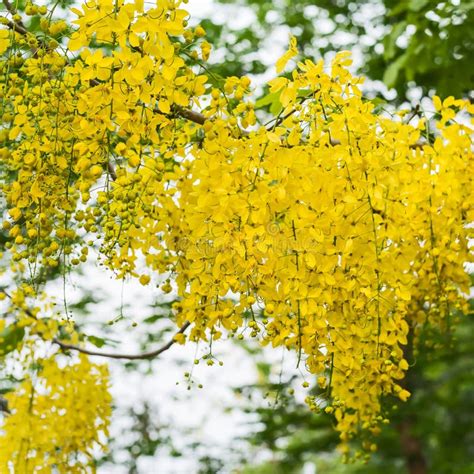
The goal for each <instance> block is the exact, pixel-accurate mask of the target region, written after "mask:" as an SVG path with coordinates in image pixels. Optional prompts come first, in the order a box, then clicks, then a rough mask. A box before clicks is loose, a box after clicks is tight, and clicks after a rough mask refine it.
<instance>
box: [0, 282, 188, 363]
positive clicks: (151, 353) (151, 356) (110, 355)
mask: <svg viewBox="0 0 474 474" xmlns="http://www.w3.org/2000/svg"><path fill="white" fill-rule="evenodd" d="M0 292H1V293H3V294H4V295H5V296H6V297H7V298H8V299H10V300H11V299H12V296H11V295H10V293H8V292H7V291H6V290H5V289H4V288H0ZM24 311H25V313H26V314H27V315H28V316H29V317H30V318H33V319H35V320H37V319H38V318H37V317H36V316H35V315H34V314H33V313H32V311H31V310H30V309H28V308H27V309H25V310H24ZM190 325H191V323H190V322H189V321H186V322H185V323H184V324H183V325H182V326H181V327H180V328H179V330H178V331H177V332H176V333H175V334H174V336H173V338H172V339H170V340H169V341H168V342H167V343H166V344H165V345H163V346H161V347H159V348H158V349H155V350H153V351H149V352H142V353H141V354H115V353H110V352H100V351H93V350H90V349H85V348H83V347H80V346H76V345H74V344H69V343H67V342H63V341H61V340H60V339H58V338H57V337H55V338H53V340H52V341H53V342H54V343H55V344H57V345H58V346H59V347H60V348H61V349H63V350H65V351H76V352H81V353H82V354H87V355H92V356H97V357H107V358H109V359H127V360H146V359H154V358H155V357H158V356H159V355H160V354H162V353H163V352H165V351H167V350H168V349H169V348H170V347H171V346H173V345H174V344H175V343H176V341H175V339H174V337H175V336H177V335H178V334H183V333H184V332H185V331H186V329H188V327H189V326H190ZM39 335H40V336H41V334H39Z"/></svg>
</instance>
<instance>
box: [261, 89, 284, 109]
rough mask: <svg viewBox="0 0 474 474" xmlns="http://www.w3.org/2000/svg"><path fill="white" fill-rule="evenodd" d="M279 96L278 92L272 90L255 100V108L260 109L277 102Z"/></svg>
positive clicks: (278, 101)
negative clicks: (270, 92)
mask: <svg viewBox="0 0 474 474" xmlns="http://www.w3.org/2000/svg"><path fill="white" fill-rule="evenodd" d="M279 97H280V92H274V93H272V94H267V95H264V96H263V97H262V98H260V99H258V100H257V102H255V108H256V109H261V108H262V107H266V106H267V105H273V104H274V103H275V102H277V103H278V104H279V103H280V100H279Z"/></svg>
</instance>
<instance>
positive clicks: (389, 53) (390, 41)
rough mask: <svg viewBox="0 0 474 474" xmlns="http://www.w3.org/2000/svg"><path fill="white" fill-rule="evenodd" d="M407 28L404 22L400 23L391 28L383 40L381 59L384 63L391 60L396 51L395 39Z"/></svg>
mask: <svg viewBox="0 0 474 474" xmlns="http://www.w3.org/2000/svg"><path fill="white" fill-rule="evenodd" d="M406 27H407V22H406V21H401V22H400V23H397V24H396V25H394V26H393V28H392V31H391V32H390V34H389V35H387V36H386V37H385V39H384V53H383V57H384V59H385V60H386V61H388V60H389V59H392V58H393V57H394V56H395V53H396V51H397V39H398V37H399V36H400V35H401V34H402V33H403V32H404V31H405V28H406Z"/></svg>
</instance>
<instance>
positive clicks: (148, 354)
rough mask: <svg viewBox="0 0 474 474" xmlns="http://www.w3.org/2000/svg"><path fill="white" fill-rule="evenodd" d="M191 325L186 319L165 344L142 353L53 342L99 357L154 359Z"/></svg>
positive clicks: (62, 347) (56, 340)
mask: <svg viewBox="0 0 474 474" xmlns="http://www.w3.org/2000/svg"><path fill="white" fill-rule="evenodd" d="M190 325H191V323H190V322H189V321H186V322H185V323H184V324H183V325H182V326H181V328H180V329H179V331H178V332H177V333H176V334H175V335H174V336H173V338H172V339H170V340H169V341H168V342H167V343H166V344H165V345H164V346H161V347H159V348H158V349H155V350H153V351H150V352H142V353H141V354H116V353H111V352H101V351H94V350H90V349H85V348H83V347H79V346H76V345H74V344H68V343H66V342H63V341H60V340H59V339H57V338H54V339H53V342H54V343H55V344H57V345H58V346H60V347H61V349H63V350H66V351H77V352H81V353H82V354H87V355H91V356H98V357H107V358H109V359H127V360H146V359H154V358H155V357H157V356H159V355H160V354H162V353H163V352H165V351H167V350H168V349H169V348H170V347H171V346H173V344H175V343H176V341H175V339H174V337H175V336H177V335H178V334H183V333H184V332H185V331H186V329H187V328H188V327H189V326H190Z"/></svg>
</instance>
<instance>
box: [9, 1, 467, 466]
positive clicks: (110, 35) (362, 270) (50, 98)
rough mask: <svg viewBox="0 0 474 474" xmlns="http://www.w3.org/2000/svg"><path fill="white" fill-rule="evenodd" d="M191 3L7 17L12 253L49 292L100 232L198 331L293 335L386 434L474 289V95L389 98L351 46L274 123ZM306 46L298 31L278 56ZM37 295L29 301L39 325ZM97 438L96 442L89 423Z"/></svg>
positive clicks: (286, 91)
mask: <svg viewBox="0 0 474 474" xmlns="http://www.w3.org/2000/svg"><path fill="white" fill-rule="evenodd" d="M180 3H181V2H180V1H179V0H158V1H157V3H156V6H155V7H153V8H149V9H145V8H144V5H143V1H140V0H136V1H135V2H132V3H124V2H123V1H122V0H117V1H114V2H113V1H112V0H90V1H88V2H86V3H85V4H84V5H83V7H82V9H80V10H73V12H74V13H75V14H76V15H77V20H75V22H74V23H75V24H76V25H77V26H78V28H77V29H75V30H72V33H71V31H69V29H67V25H65V24H64V22H62V23H60V24H59V26H58V23H59V22H56V23H54V22H53V23H51V22H50V23H48V22H44V28H43V29H44V35H42V36H41V38H39V37H36V36H35V35H34V34H32V33H28V32H27V31H26V32H21V31H19V28H16V29H15V28H12V27H11V22H10V23H9V21H10V20H5V21H4V22H3V23H4V24H5V29H0V53H1V54H2V60H1V62H0V75H1V80H0V87H1V89H0V99H1V102H0V110H1V123H0V159H1V173H2V179H1V184H2V191H3V193H4V195H5V197H6V201H7V206H8V211H7V213H6V214H7V216H8V218H7V219H5V220H4V222H3V229H4V231H5V232H6V233H7V234H8V242H7V248H8V252H7V255H6V256H7V258H8V262H9V265H10V268H11V270H13V271H14V272H15V275H16V277H15V278H16V279H17V280H18V282H28V284H29V285H31V286H29V288H34V289H35V292H37V291H39V288H40V285H41V283H42V281H44V279H45V278H47V276H48V271H47V270H48V268H50V267H53V268H54V267H59V266H63V267H64V268H67V267H69V266H74V265H80V264H82V263H84V262H86V261H87V260H88V255H89V248H91V247H92V248H94V249H95V250H97V251H98V253H99V260H100V261H101V263H102V264H104V265H106V266H108V267H109V268H110V269H111V270H112V271H113V272H115V273H116V275H117V277H119V278H124V277H128V276H131V277H135V278H138V279H139V280H140V282H141V283H142V284H144V285H146V284H148V283H149V281H150V276H151V275H153V274H160V275H164V276H165V278H168V279H169V281H171V280H173V281H174V282H175V283H176V286H177V292H178V301H177V302H176V304H175V305H174V309H175V317H176V323H177V324H178V325H180V326H181V325H183V324H184V323H185V322H190V323H191V325H192V328H191V332H190V334H189V336H188V338H189V339H190V340H193V341H197V340H205V341H212V340H216V339H218V338H219V337H221V335H222V332H223V331H226V332H227V334H230V335H235V334H238V335H239V337H242V336H243V335H245V334H249V335H250V336H251V337H257V338H259V339H260V340H261V341H262V342H263V343H269V344H271V345H273V346H275V347H276V346H283V347H287V348H288V349H292V350H295V351H297V353H298V355H299V356H298V359H299V360H301V362H302V363H304V364H305V366H306V368H307V370H308V371H309V372H310V373H312V374H315V375H317V381H318V384H319V386H320V387H321V388H323V389H327V403H328V405H327V406H326V411H328V412H334V416H335V418H336V422H337V428H338V430H339V431H340V433H341V439H342V441H347V440H349V439H351V438H352V437H354V436H355V435H356V434H357V433H359V432H360V430H361V429H362V430H363V431H365V432H371V433H374V434H376V433H377V432H378V430H379V424H380V421H381V420H382V418H383V417H382V416H381V414H382V413H383V409H382V405H381V403H382V400H383V399H384V397H386V396H390V395H395V396H397V397H399V398H400V399H402V400H405V399H407V397H408V396H409V393H408V391H407V390H405V389H404V388H403V383H402V382H401V380H402V379H403V377H404V373H405V371H406V370H407V369H408V362H407V360H406V358H405V352H406V349H405V348H406V347H407V344H408V343H409V342H410V344H412V340H413V343H414V344H416V343H417V341H418V340H419V338H420V336H421V335H423V334H425V333H426V331H430V330H433V329H437V330H439V329H441V330H443V331H449V329H450V326H451V324H453V322H454V321H453V318H454V317H455V315H456V312H457V311H459V310H462V309H463V308H464V305H465V295H466V292H467V291H468V278H467V275H466V272H465V270H464V264H465V262H467V261H469V258H470V255H469V248H468V239H469V232H472V229H471V228H469V227H467V226H466V224H468V223H470V222H472V220H473V217H474V213H473V209H472V202H473V195H472V193H473V186H472V179H473V178H472V176H473V175H474V173H473V172H474V169H473V160H472V141H471V140H472V136H471V134H472V122H469V120H470V119H469V115H470V114H472V112H473V106H472V105H470V104H469V103H468V102H466V101H463V100H454V99H453V98H448V99H446V100H444V102H441V100H439V99H437V98H436V99H435V106H436V118H437V121H436V124H435V125H433V124H431V125H430V123H431V122H426V121H425V120H424V119H421V120H419V121H418V122H417V123H416V124H415V125H412V124H411V123H410V122H411V120H405V118H406V116H404V114H403V113H399V114H395V115H394V116H390V115H389V114H387V113H382V114H379V113H375V112H374V105H373V104H372V102H371V101H369V100H366V99H365V98H363V96H362V94H361V91H360V88H359V86H360V84H361V83H362V79H361V78H358V77H354V76H352V75H351V74H350V73H349V71H348V66H349V65H350V59H349V58H348V53H340V54H338V55H336V57H335V59H334V61H333V62H332V64H331V65H330V68H327V67H326V66H325V65H324V64H323V62H322V61H320V62H318V63H316V64H315V63H314V62H312V61H310V60H306V61H303V62H298V64H297V67H296V69H295V70H294V71H293V72H292V73H291V75H287V76H284V77H277V78H276V79H273V80H272V81H270V82H269V84H268V85H269V88H270V93H271V94H274V96H275V97H277V100H278V101H279V103H280V105H281V112H280V113H279V114H278V115H277V116H275V117H273V118H272V119H271V120H270V122H268V123H267V124H266V126H263V125H259V124H258V122H257V116H256V110H255V109H256V108H257V107H256V104H255V103H254V102H253V101H252V98H251V90H250V80H249V79H248V78H246V77H242V78H236V77H231V78H228V79H227V80H225V82H224V83H223V84H222V87H221V88H212V87H209V86H207V85H206V81H207V76H206V75H205V74H203V73H200V72H199V71H201V72H202V71H206V67H205V65H204V62H205V60H206V59H207V57H208V56H209V52H210V45H209V44H208V43H207V42H205V41H203V40H202V39H201V37H202V36H203V31H202V28H200V27H199V28H196V29H195V30H193V29H191V28H189V27H188V26H187V19H188V14H187V12H186V11H185V10H183V9H181V8H180ZM55 25H56V26H55ZM9 27H10V28H9ZM61 35H66V36H68V37H69V38H68V39H66V40H63V45H62V46H60V45H59V42H60V41H61ZM27 48H29V51H28V52H25V51H26V50H27ZM296 53H297V51H296V44H295V42H294V41H292V44H291V47H290V50H289V51H288V52H287V53H285V55H284V57H283V58H282V59H281V60H280V61H279V62H278V64H277V68H278V72H280V71H281V70H283V68H284V67H285V65H286V63H287V61H288V60H289V59H291V58H292V57H293V56H295V55H296ZM197 111H199V112H197ZM257 115H258V114H257ZM262 115H263V114H262ZM265 118H266V119H267V120H268V116H266V117H265ZM430 126H431V127H433V126H435V129H432V130H430V128H429V127H430ZM143 262H145V263H146V266H145V267H143V265H142V263H143ZM167 286H168V287H169V288H167V289H166V290H165V291H169V290H171V286H170V284H169V283H167ZM27 300H28V298H26V300H25V301H27ZM32 311H33V314H35V313H34V309H33V310H32V309H31V308H30V309H27V307H26V305H24V308H23V310H22V311H20V312H18V311H16V312H15V315H16V316H15V317H16V318H17V319H18V320H21V319H22V318H23V320H24V321H23V322H21V324H22V325H23V326H25V327H26V329H27V334H31V335H33V334H34V335H35V337H37V336H38V334H39V335H40V336H42V335H43V333H44V331H38V330H36V331H35V329H34V328H35V325H37V324H38V322H39V321H40V320H41V318H40V319H38V318H35V317H31V315H32ZM25 321H27V322H25ZM28 331H30V332H28ZM52 336H53V335H52ZM52 336H51V337H52ZM178 339H179V340H180V342H184V339H185V336H184V335H183V334H180V335H179V337H178ZM83 363H85V362H84V361H83ZM54 367H56V369H55V370H57V366H54ZM45 370H46V369H45ZM71 370H72V369H71ZM95 370H99V369H95ZM70 376H71V377H72V379H71V380H74V374H73V372H71V373H70V372H64V373H63V375H62V378H61V380H59V379H58V378H56V379H55V382H54V383H56V384H57V385H58V387H57V388H55V389H54V390H59V391H60V390H66V391H67V390H68V388H67V387H70V386H71V384H73V383H75V382H73V381H71V380H70V379H69V378H68V377H70ZM28 387H31V384H30V383H26V385H25V386H24V387H22V388H21V389H20V392H21V393H20V395H19V399H18V405H17V406H18V410H19V411H20V412H21V411H22V410H23V411H24V408H22V406H23V405H22V404H24V403H26V402H24V400H26V398H27V397H28V396H29V395H27V393H28V391H31V388H28ZM61 387H63V388H61ZM78 390H80V387H79V388H78ZM101 397H102V401H104V396H103V395H101ZM61 403H62V402H61ZM68 403H70V401H69V399H68V401H64V404H68ZM308 403H309V405H310V407H311V408H312V409H315V410H316V409H319V408H320V407H321V402H320V400H317V399H314V398H311V397H308ZM40 405H41V404H40V402H38V406H37V408H36V410H38V412H39V410H40ZM57 406H59V405H57ZM71 406H72V405H71ZM14 408H16V406H15V407H14ZM89 409H90V410H93V409H94V407H89ZM95 409H96V410H99V408H95ZM75 410H76V411H79V412H80V410H82V408H77V409H76V408H75ZM100 410H104V409H102V408H101V409H100ZM52 411H53V410H52V409H51V407H50V406H49V407H45V411H44V416H43V418H44V417H46V418H47V419H48V420H47V422H46V423H48V426H50V425H51V431H52V434H51V436H52V437H53V436H61V433H60V432H59V431H57V432H55V434H54V435H53V432H54V430H56V427H57V429H58V430H61V426H60V425H61V423H56V421H54V420H55V417H56V416H60V415H58V414H53V413H52ZM101 413H102V414H103V412H102V411H101ZM90 416H91V417H92V415H90ZM51 420H53V421H51ZM33 422H34V421H32V423H33ZM8 423H9V422H7V423H6V425H5V426H6V428H5V429H6V430H7V431H8V430H9V424H8ZM12 423H13V422H12ZM41 423H44V422H43V421H42V422H41ZM53 425H54V426H53ZM38 429H40V428H38ZM88 429H90V430H92V431H93V430H94V426H88ZM58 433H59V434H58ZM81 433H82V435H81V436H83V438H82V439H83V442H84V450H83V452H87V446H88V443H89V442H90V441H91V440H92V439H95V438H94V436H93V435H92V434H90V433H89V435H86V434H84V430H83V431H82V432H81ZM32 436H33V435H32ZM54 439H56V438H54ZM45 443H46V444H48V443H53V444H54V441H53V440H50V439H49V438H48V440H46V441H45ZM50 445H51V444H48V446H50ZM41 446H43V445H41ZM51 446H52V445H51ZM61 447H62V445H61ZM11 449H12V450H13V449H14V450H15V452H16V453H18V452H20V451H21V449H24V448H22V447H18V446H17V445H14V447H11ZM61 449H63V450H64V456H65V457H64V458H62V460H61V461H57V462H66V461H65V459H67V458H68V456H69V454H70V453H71V452H72V451H73V450H72V451H71V450H69V448H68V447H67V446H64V448H63V447H62V448H61ZM74 449H76V450H77V449H79V448H78V445H74ZM47 451H48V448H47V447H38V448H37V453H38V454H37V456H42V455H43V454H44V453H46V452H47ZM12 456H13V457H12V459H14V458H15V455H14V454H12ZM45 456H46V455H45ZM48 456H49V455H48ZM45 459H46V458H45ZM47 459H50V458H47ZM51 459H53V458H52V457H51Z"/></svg>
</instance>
